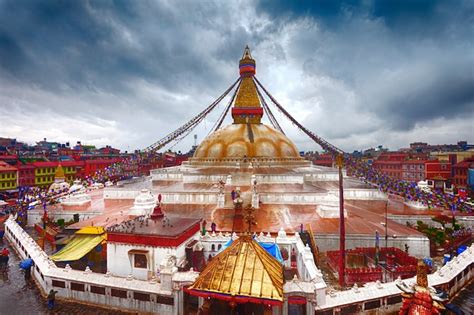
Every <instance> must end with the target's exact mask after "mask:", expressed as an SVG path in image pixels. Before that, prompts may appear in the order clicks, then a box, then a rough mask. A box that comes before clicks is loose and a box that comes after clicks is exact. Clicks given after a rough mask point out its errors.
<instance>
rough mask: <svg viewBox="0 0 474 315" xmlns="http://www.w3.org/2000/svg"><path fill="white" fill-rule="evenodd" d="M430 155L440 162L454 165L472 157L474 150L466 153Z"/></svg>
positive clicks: (435, 153)
mask: <svg viewBox="0 0 474 315" xmlns="http://www.w3.org/2000/svg"><path fill="white" fill-rule="evenodd" d="M430 155H431V156H432V157H433V158H436V159H438V160H440V161H446V162H448V161H449V162H451V163H452V164H456V163H459V162H462V161H464V160H466V159H469V158H472V157H474V149H471V150H467V151H448V152H431V153H430Z"/></svg>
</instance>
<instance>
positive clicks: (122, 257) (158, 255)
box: [107, 232, 199, 280]
mask: <svg viewBox="0 0 474 315" xmlns="http://www.w3.org/2000/svg"><path fill="white" fill-rule="evenodd" d="M198 234H199V232H198V233H196V234H195V235H193V236H192V237H191V238H189V239H188V240H187V241H185V242H184V243H182V244H181V245H179V246H178V247H153V246H145V245H133V244H124V243H115V242H110V241H109V242H107V269H108V271H110V273H111V274H112V275H115V276H119V277H127V276H129V275H132V276H133V277H135V278H137V279H141V280H148V279H151V277H153V276H157V271H158V270H159V267H160V263H161V261H162V260H163V259H164V258H165V257H166V255H167V254H170V255H173V256H175V257H176V258H177V262H178V263H179V262H181V261H182V260H184V259H185V258H186V251H185V250H186V244H188V243H189V242H190V241H191V240H193V239H195V238H197V237H198ZM130 250H142V251H148V254H147V263H148V267H147V269H144V268H135V267H134V266H133V255H129V251H130Z"/></svg>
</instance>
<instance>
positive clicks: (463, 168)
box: [453, 158, 474, 188]
mask: <svg viewBox="0 0 474 315" xmlns="http://www.w3.org/2000/svg"><path fill="white" fill-rule="evenodd" d="M470 168H471V169H473V168H474V158H469V159H466V160H464V161H462V162H459V163H457V164H455V165H453V173H454V177H453V184H454V185H455V186H456V187H458V188H467V176H468V170H469V169H470Z"/></svg>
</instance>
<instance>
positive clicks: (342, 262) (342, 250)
mask: <svg viewBox="0 0 474 315" xmlns="http://www.w3.org/2000/svg"><path fill="white" fill-rule="evenodd" d="M336 164H337V167H338V168H339V285H340V286H341V288H344V284H345V281H344V279H345V269H346V268H345V267H346V228H345V222H344V185H343V176H342V167H343V166H344V157H343V156H342V154H339V155H338V156H337V157H336Z"/></svg>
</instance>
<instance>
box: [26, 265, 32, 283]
mask: <svg viewBox="0 0 474 315" xmlns="http://www.w3.org/2000/svg"><path fill="white" fill-rule="evenodd" d="M30 279H31V265H28V266H27V267H26V268H25V281H29V280H30Z"/></svg>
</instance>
